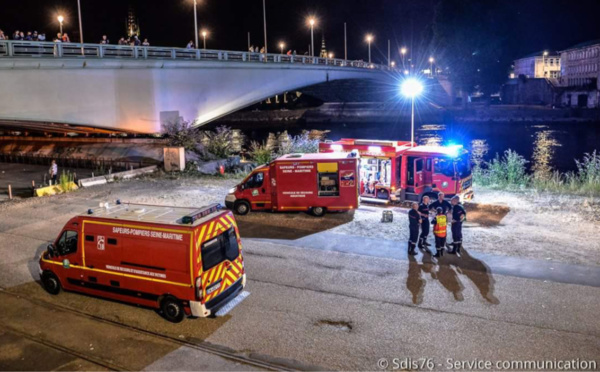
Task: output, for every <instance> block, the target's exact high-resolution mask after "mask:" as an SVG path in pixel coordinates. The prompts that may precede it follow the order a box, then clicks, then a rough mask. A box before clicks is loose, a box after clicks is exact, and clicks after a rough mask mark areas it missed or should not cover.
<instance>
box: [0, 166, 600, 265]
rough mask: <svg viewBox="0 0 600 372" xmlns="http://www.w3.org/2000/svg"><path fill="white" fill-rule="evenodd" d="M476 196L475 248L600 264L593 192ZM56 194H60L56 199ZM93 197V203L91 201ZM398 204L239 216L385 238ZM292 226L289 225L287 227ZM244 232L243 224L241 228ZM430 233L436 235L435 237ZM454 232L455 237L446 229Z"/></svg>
mask: <svg viewBox="0 0 600 372" xmlns="http://www.w3.org/2000/svg"><path fill="white" fill-rule="evenodd" d="M239 181H240V178H239V177H238V178H221V177H203V178H191V177H180V178H173V179H170V178H169V177H167V176H164V175H163V176H160V177H145V178H142V179H138V180H131V181H122V182H118V183H114V184H110V185H106V186H99V187H93V188H89V189H85V190H79V191H76V192H74V193H72V194H69V195H59V196H55V197H54V198H58V199H59V200H64V201H65V202H68V200H69V198H73V197H75V198H78V199H94V200H98V199H103V200H107V201H109V202H110V201H113V200H116V199H117V198H120V199H121V200H123V201H131V202H136V203H147V204H162V205H174V206H202V205H206V204H210V203H222V202H223V200H224V198H225V195H226V193H227V190H228V189H230V188H231V187H233V186H235V185H236V184H237V183H238V182H239ZM475 195H476V197H475V200H474V203H467V205H466V207H467V210H468V213H469V218H468V221H467V223H465V225H464V229H463V230H464V231H463V235H464V246H465V247H467V248H469V249H473V250H475V251H479V252H484V253H492V254H501V255H509V256H518V257H525V258H532V259H548V260H554V261H562V262H567V263H574V264H585V265H600V239H598V237H597V231H598V229H599V228H600V200H598V199H593V198H585V197H577V196H569V195H558V196H557V195H552V194H547V193H544V194H538V193H532V192H506V191H497V190H489V189H483V188H478V189H476V190H475ZM48 200H50V199H47V198H46V199H44V198H42V199H24V200H20V201H14V202H11V203H0V211H2V210H3V209H6V208H8V209H10V208H28V207H31V206H34V205H36V204H39V203H45V202H47V201H48ZM55 200H56V199H55ZM90 203H94V204H95V203H96V201H93V202H92V201H91V200H90ZM386 208H389V209H391V210H392V211H393V212H394V222H393V223H389V224H383V223H381V222H380V219H381V212H382V211H383V210H384V207H381V206H373V205H367V204H363V205H362V206H361V207H360V208H359V209H358V210H356V211H355V212H354V213H341V214H329V215H327V216H326V217H324V218H321V219H318V218H315V217H312V216H309V215H307V214H305V213H279V214H272V213H250V214H249V215H248V216H243V217H238V220H239V221H240V223H241V224H244V223H246V225H248V226H250V225H252V226H254V228H252V229H247V231H248V235H246V236H251V237H265V238H269V237H277V238H282V236H278V235H277V236H270V235H269V234H268V232H267V231H266V229H264V228H262V227H264V225H269V226H271V227H272V229H270V230H272V231H277V230H280V234H283V235H287V236H288V238H289V239H296V238H298V237H301V236H306V235H310V234H311V233H316V232H319V231H324V230H329V231H330V232H334V233H339V234H345V235H357V236H363V237H369V238H380V239H385V240H397V241H402V242H404V241H406V240H407V239H408V222H407V211H408V210H407V209H406V208H404V207H399V206H394V207H386ZM284 230H285V231H288V232H287V233H284V232H282V231H284ZM242 233H244V231H243V230H242ZM430 240H433V238H430ZM449 240H450V237H449Z"/></svg>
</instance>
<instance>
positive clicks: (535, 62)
mask: <svg viewBox="0 0 600 372" xmlns="http://www.w3.org/2000/svg"><path fill="white" fill-rule="evenodd" d="M513 66H514V67H513V72H512V73H511V74H510V78H511V79H516V78H518V77H519V76H520V75H523V76H525V77H526V78H529V79H543V78H546V79H558V78H560V74H561V61H560V54H559V53H558V52H547V51H541V52H537V53H533V54H530V55H528V56H525V57H523V58H519V59H517V60H515V61H514V64H513Z"/></svg>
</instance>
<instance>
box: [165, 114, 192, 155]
mask: <svg viewBox="0 0 600 372" xmlns="http://www.w3.org/2000/svg"><path fill="white" fill-rule="evenodd" d="M162 133H163V134H164V135H165V136H167V141H168V145H169V146H173V147H183V148H184V149H186V150H189V151H196V152H197V151H198V149H199V147H198V146H200V147H201V143H202V133H201V132H200V131H199V130H198V129H197V128H195V127H194V126H193V124H192V123H190V122H189V121H186V120H177V121H175V122H172V123H164V124H163V125H162Z"/></svg>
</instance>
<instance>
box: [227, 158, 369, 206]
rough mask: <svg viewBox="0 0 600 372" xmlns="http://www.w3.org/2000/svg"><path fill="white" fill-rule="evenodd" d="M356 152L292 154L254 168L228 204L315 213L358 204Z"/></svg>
mask: <svg viewBox="0 0 600 372" xmlns="http://www.w3.org/2000/svg"><path fill="white" fill-rule="evenodd" d="M358 203H359V201H358V159H357V158H356V157H355V156H354V154H342V153H338V154H289V155H285V156H282V157H280V158H278V159H275V160H273V161H272V162H271V163H269V164H266V165H263V166H260V167H258V168H256V169H254V170H253V171H252V173H250V174H249V175H248V176H247V177H246V178H245V179H244V180H243V181H242V183H240V184H239V185H237V186H236V187H235V188H233V189H231V190H229V194H228V195H227V197H226V198H225V205H226V206H227V207H228V208H230V209H232V210H234V211H235V212H236V213H238V214H241V215H244V214H246V213H248V212H249V211H251V210H252V211H258V210H269V211H279V212H282V211H309V212H311V213H312V214H313V215H315V216H323V215H324V214H325V213H326V212H328V211H329V212H333V211H348V210H352V209H356V208H357V207H358Z"/></svg>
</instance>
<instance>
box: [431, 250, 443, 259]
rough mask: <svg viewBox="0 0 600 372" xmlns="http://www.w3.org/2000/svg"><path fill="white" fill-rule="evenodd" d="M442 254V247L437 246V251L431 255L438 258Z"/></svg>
mask: <svg viewBox="0 0 600 372" xmlns="http://www.w3.org/2000/svg"><path fill="white" fill-rule="evenodd" d="M443 255H444V248H438V249H437V252H435V254H434V255H433V257H435V258H440V257H442V256H443Z"/></svg>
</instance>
